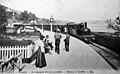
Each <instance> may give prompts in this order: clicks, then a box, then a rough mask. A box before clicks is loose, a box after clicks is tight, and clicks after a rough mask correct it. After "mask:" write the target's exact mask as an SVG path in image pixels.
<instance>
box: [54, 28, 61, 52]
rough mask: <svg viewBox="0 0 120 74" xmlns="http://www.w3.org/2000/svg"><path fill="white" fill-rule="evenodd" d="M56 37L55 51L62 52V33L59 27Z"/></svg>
mask: <svg viewBox="0 0 120 74" xmlns="http://www.w3.org/2000/svg"><path fill="white" fill-rule="evenodd" d="M54 38H55V52H56V53H57V54H60V39H61V38H62V36H61V34H60V30H59V29H57V31H56V33H55V35H54Z"/></svg>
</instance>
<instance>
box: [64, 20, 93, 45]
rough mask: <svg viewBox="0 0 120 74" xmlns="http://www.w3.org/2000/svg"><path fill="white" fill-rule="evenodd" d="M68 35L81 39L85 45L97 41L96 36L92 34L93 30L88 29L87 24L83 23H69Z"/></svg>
mask: <svg viewBox="0 0 120 74" xmlns="http://www.w3.org/2000/svg"><path fill="white" fill-rule="evenodd" d="M66 27H67V28H68V33H69V34H70V35H72V36H75V37H77V38H79V39H80V40H82V41H84V42H85V43H91V42H92V41H93V40H95V36H94V35H93V34H92V32H91V30H90V29H89V28H88V27H87V22H81V23H78V24H76V23H73V22H72V23H71V22H70V23H67V25H66Z"/></svg>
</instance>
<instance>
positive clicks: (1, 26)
mask: <svg viewBox="0 0 120 74" xmlns="http://www.w3.org/2000/svg"><path fill="white" fill-rule="evenodd" d="M6 15H7V13H6V8H5V7H4V6H2V5H0V33H4V32H5V30H6V29H5V23H7V16H6Z"/></svg>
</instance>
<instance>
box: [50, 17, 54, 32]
mask: <svg viewBox="0 0 120 74" xmlns="http://www.w3.org/2000/svg"><path fill="white" fill-rule="evenodd" d="M53 21H54V18H53V16H51V17H50V27H51V29H50V30H51V32H52V25H53Z"/></svg>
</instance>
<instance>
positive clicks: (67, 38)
mask: <svg viewBox="0 0 120 74" xmlns="http://www.w3.org/2000/svg"><path fill="white" fill-rule="evenodd" d="M64 42H65V50H66V51H67V52H69V44H70V35H69V34H68V33H66V38H65V39H64Z"/></svg>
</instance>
